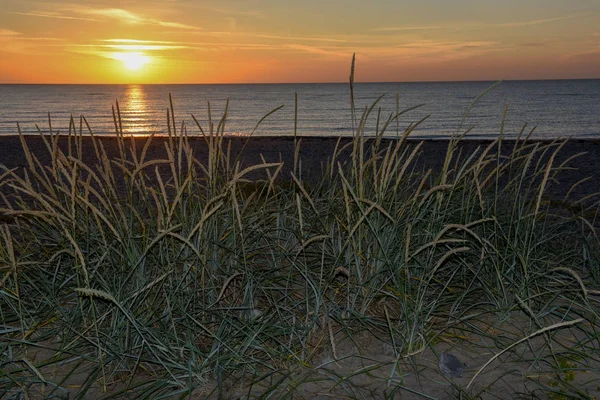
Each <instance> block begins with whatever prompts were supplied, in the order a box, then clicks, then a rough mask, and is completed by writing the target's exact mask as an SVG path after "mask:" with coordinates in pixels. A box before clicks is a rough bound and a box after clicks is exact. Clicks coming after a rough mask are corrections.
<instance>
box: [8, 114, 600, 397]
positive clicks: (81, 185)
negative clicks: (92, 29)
mask: <svg viewBox="0 0 600 400" xmlns="http://www.w3.org/2000/svg"><path fill="white" fill-rule="evenodd" d="M376 109H377V104H376V103H375V104H373V105H372V106H371V107H369V108H366V109H365V110H364V111H363V112H362V114H361V115H357V116H356V121H354V120H353V124H354V123H355V131H354V135H353V139H352V141H351V142H349V143H348V144H346V145H344V142H343V141H340V142H338V143H339V146H338V147H337V148H336V151H335V152H334V154H332V155H331V158H330V159H329V160H327V166H326V169H325V170H324V171H323V173H322V174H321V175H320V177H319V179H317V180H315V179H308V177H306V176H303V172H302V170H301V162H300V161H301V160H299V159H298V157H296V159H295V160H294V165H293V166H289V165H282V164H281V163H266V162H265V163H262V164H258V165H254V166H250V167H242V166H241V165H242V164H241V163H240V162H239V161H240V160H239V159H236V157H237V156H236V157H234V156H233V155H232V154H231V152H230V151H229V149H228V147H227V143H228V142H227V138H226V137H225V135H224V132H225V122H226V114H225V115H224V116H223V118H222V119H221V120H220V121H210V123H209V126H208V127H204V128H203V127H201V125H200V124H199V123H198V122H197V121H196V124H197V128H199V132H200V134H201V135H203V136H204V138H205V140H206V146H207V147H208V148H209V157H208V159H207V160H204V161H200V160H199V159H197V158H196V156H195V154H194V151H193V148H192V146H190V144H189V140H190V139H189V137H188V135H187V129H188V128H187V127H185V126H183V125H180V126H179V127H178V125H177V122H176V118H175V114H174V112H173V107H172V104H171V109H170V110H169V115H168V124H167V126H168V134H169V137H168V139H167V140H165V146H166V154H167V157H166V158H165V159H160V160H157V159H149V158H148V157H147V154H146V153H147V149H148V147H149V145H150V143H151V142H152V141H153V140H157V139H155V138H153V137H149V138H129V137H126V135H124V134H123V131H122V127H121V123H120V117H119V111H118V107H117V109H116V110H114V114H115V129H116V132H115V133H116V136H117V138H118V139H117V140H118V143H119V148H120V152H119V153H120V156H118V157H109V156H108V155H107V151H106V150H105V149H104V145H103V142H102V140H101V139H99V138H97V137H95V136H94V135H93V132H92V130H91V128H90V127H89V126H88V127H87V130H86V129H84V128H83V127H85V126H86V125H87V122H86V121H85V119H82V120H81V124H80V126H81V127H82V128H81V130H80V131H79V132H77V130H76V129H75V123H72V126H71V129H70V132H69V135H68V137H66V138H65V137H63V138H59V137H58V136H57V135H46V136H43V137H44V141H45V143H46V146H47V151H48V154H50V155H51V163H50V164H49V165H42V164H41V163H40V162H39V160H38V159H37V158H36V156H35V155H34V154H33V153H32V152H31V151H30V150H29V149H28V147H27V140H26V139H25V138H24V137H22V143H23V151H24V152H25V154H26V156H27V161H28V166H27V167H25V168H22V169H18V170H6V168H3V169H2V170H0V187H2V206H1V207H2V209H1V213H2V215H3V221H2V223H1V225H0V274H1V276H0V279H1V285H0V299H1V300H0V324H1V325H0V338H1V339H0V354H2V357H1V360H2V361H1V362H0V369H1V372H0V397H2V398H4V397H9V396H14V398H18V397H17V396H19V395H23V396H30V397H31V398H40V397H43V396H47V397H53V398H66V397H68V396H71V398H73V396H76V397H77V396H78V397H79V398H83V397H86V396H93V397H99V396H106V397H107V398H111V397H113V398H114V397H116V398H120V397H129V398H178V397H181V398H203V397H214V398H218V397H224V398H228V397H234V396H236V397H260V396H262V397H263V398H302V397H304V398H310V397H311V396H312V395H314V394H315V393H317V392H324V393H327V394H329V395H331V396H345V397H347V398H369V397H371V396H377V397H380V398H383V397H390V398H393V397H394V396H395V395H396V396H398V395H412V396H415V397H419V396H422V397H423V398H428V397H430V398H431V397H435V395H434V394H432V393H431V392H430V391H429V390H430V389H431V387H432V386H433V385H438V386H439V387H440V388H441V389H440V390H441V391H442V392H445V393H447V394H449V395H451V396H455V397H457V398H477V397H484V398H490V397H493V396H499V397H501V395H502V393H503V394H504V395H506V393H507V392H506V389H502V387H503V386H502V385H505V384H506V382H507V380H508V381H509V382H515V379H517V381H518V382H519V386H518V389H517V388H515V391H517V390H518V391H519V394H520V395H522V396H529V397H528V398H532V397H536V396H540V397H551V398H557V399H558V398H588V396H589V397H591V396H592V394H593V393H597V391H598V390H600V388H599V385H600V381H599V380H598V378H596V376H600V364H598V358H599V356H600V341H599V340H600V339H599V338H600V336H599V334H598V319H597V317H598V311H597V310H598V309H599V308H598V295H599V294H600V292H599V291H598V285H599V284H600V270H599V261H600V254H599V253H598V248H599V247H598V245H599V243H598V237H597V229H596V227H597V222H598V221H597V220H596V210H597V205H596V204H595V203H594V204H591V205H590V203H589V202H587V203H585V206H584V205H583V204H584V203H575V204H576V205H579V208H574V207H573V202H571V203H570V205H571V207H570V208H569V209H567V208H566V206H565V205H564V204H563V203H562V202H561V201H551V199H549V198H548V196H546V192H547V188H548V187H549V186H550V185H551V184H552V182H553V180H554V179H560V171H561V169H563V168H565V165H557V164H556V163H555V162H554V159H555V155H556V154H557V152H559V151H560V150H561V147H562V146H563V144H564V142H563V141H555V142H551V143H541V142H530V141H529V140H527V138H522V139H519V140H517V141H515V142H511V143H510V146H514V147H512V148H510V149H509V151H506V146H507V145H508V144H507V143H505V142H504V141H503V139H502V136H499V138H498V139H497V140H496V141H493V142H491V143H490V144H489V146H487V147H485V148H478V149H477V150H476V151H475V152H473V153H472V154H463V153H462V152H461V151H460V146H458V144H459V143H460V141H461V140H464V138H463V135H462V133H463V132H462V131H460V130H459V131H457V135H456V136H455V137H453V138H452V140H450V142H449V146H448V152H447V155H446V162H445V163H444V167H443V168H442V169H441V170H440V171H425V170H422V169H419V168H418V167H417V163H416V161H417V159H418V158H419V157H420V156H421V155H420V149H421V146H420V145H419V144H418V143H415V142H411V141H409V140H408V137H409V135H410V132H411V131H412V129H414V126H411V127H410V128H409V129H407V130H405V131H404V132H399V134H398V135H397V137H396V138H395V139H393V140H389V139H385V138H384V136H385V134H386V132H387V131H388V128H391V127H394V126H395V127H396V129H398V125H397V123H396V121H397V117H398V115H400V114H401V112H400V111H397V112H396V113H395V114H394V115H392V116H390V117H389V119H387V120H386V121H380V120H379V117H378V118H377V123H376V124H375V125H376V126H375V127H373V126H371V125H370V124H369V121H372V120H373V117H374V115H375V114H376ZM353 110H354V106H353ZM357 113H358V114H360V112H359V111H357ZM353 115H354V113H353ZM353 118H354V117H353ZM261 121H262V120H261ZM259 124H260V122H259ZM294 126H296V124H295V125H294ZM257 127H258V125H257ZM373 130H376V134H375V135H371V136H370V137H368V136H367V134H366V132H370V131H373ZM83 132H86V133H87V134H91V135H92V137H93V141H92V142H93V146H94V149H95V157H94V159H93V160H89V159H86V160H84V159H83V157H82V134H83ZM60 140H62V141H65V140H66V141H68V149H66V150H65V148H64V146H59V141H60ZM139 141H145V145H144V146H143V147H142V151H141V152H140V151H139V150H140V148H139V147H136V146H135V143H134V142H139ZM295 145H296V146H297V149H298V148H299V147H300V146H302V140H301V138H299V137H297V138H296V139H295ZM503 149H504V151H503ZM296 154H298V151H297V152H296ZM0 167H2V166H0ZM584 207H585V209H584ZM574 209H575V210H578V211H577V212H573V210H574ZM511 327H512V328H511ZM344 340H349V341H350V342H351V343H354V346H355V347H357V348H358V349H359V350H360V349H362V350H364V354H363V352H361V351H354V353H353V354H350V355H349V353H348V352H347V351H346V350H347V347H348V346H346V345H343V344H341V342H343V341H344ZM344 346H345V347H344ZM377 346H379V347H377ZM461 346H467V347H461ZM468 346H471V347H468ZM367 347H371V350H372V349H375V348H376V349H377V350H376V351H373V352H371V353H369V349H368V348H367ZM442 347H444V348H448V347H450V348H454V349H461V348H462V349H463V350H462V353H461V350H459V353H458V354H462V355H463V357H464V356H465V355H466V353H465V352H468V351H469V350H468V349H471V350H473V351H475V350H477V351H478V352H479V354H480V355H481V357H483V358H484V359H485V360H487V361H488V362H487V363H481V364H479V365H469V367H471V370H470V371H468V372H467V373H466V374H465V376H466V377H467V379H466V380H464V381H458V380H449V379H447V378H445V377H443V376H442V375H440V374H439V373H438V372H437V371H436V370H435V368H432V367H429V366H427V363H426V362H425V361H424V360H427V359H428V357H429V358H430V359H431V360H433V362H434V364H433V365H436V363H437V361H436V360H435V357H436V355H438V354H439V353H440V352H441V350H440V348H442ZM465 348H466V349H467V350H464V349H465ZM379 353H381V354H382V355H381V357H379V356H377V354H379ZM384 353H385V356H384V355H383V354H384ZM351 357H358V358H360V359H361V361H362V364H361V366H360V367H356V368H354V367H353V368H352V370H351V371H346V370H344V369H343V364H344V362H347V363H350V362H351V361H350V359H351ZM499 364H502V365H509V367H506V368H505V369H502V370H496V375H494V377H493V379H492V378H490V376H489V375H486V373H487V372H488V371H489V370H491V369H493V368H494V367H497V366H498V365H499ZM340 365H341V367H340ZM352 365H354V364H352ZM340 368H341V369H340ZM340 371H342V372H340ZM498 371H500V372H498ZM498 374H499V375H498ZM515 376H516V377H517V378H515ZM365 382H367V383H368V384H365ZM414 382H417V384H413V383H414ZM369 385H370V386H369ZM498 388H500V389H498ZM594 391H596V392H594ZM515 393H516V392H515Z"/></svg>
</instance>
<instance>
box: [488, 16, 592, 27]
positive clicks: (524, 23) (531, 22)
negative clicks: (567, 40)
mask: <svg viewBox="0 0 600 400" xmlns="http://www.w3.org/2000/svg"><path fill="white" fill-rule="evenodd" d="M580 16H581V15H566V16H564V17H555V18H545V19H533V20H529V21H517V22H504V23H500V24H494V25H496V26H502V27H507V28H516V27H521V26H533V25H540V24H546V23H548V22H555V21H564V20H568V19H574V18H577V17H580Z"/></svg>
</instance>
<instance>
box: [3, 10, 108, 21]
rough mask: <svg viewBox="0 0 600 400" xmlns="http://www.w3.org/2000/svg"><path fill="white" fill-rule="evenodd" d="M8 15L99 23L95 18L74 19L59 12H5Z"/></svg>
mask: <svg viewBox="0 0 600 400" xmlns="http://www.w3.org/2000/svg"><path fill="white" fill-rule="evenodd" d="M5 13H7V14H15V15H25V16H28V17H40V18H56V19H70V20H79V21H98V20H97V19H93V18H84V17H74V16H69V15H64V14H62V13H58V12H49V11H31V12H17V11H5Z"/></svg>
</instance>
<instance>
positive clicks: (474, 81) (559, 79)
mask: <svg viewBox="0 0 600 400" xmlns="http://www.w3.org/2000/svg"><path fill="white" fill-rule="evenodd" d="M593 80H600V76H598V77H590V78H535V79H527V78H523V79H474V80H423V81H354V82H353V83H354V84H362V83H371V84H392V83H478V82H482V83H484V82H526V81H529V82H531V81H533V82H535V81H593ZM348 83H349V82H348V81H329V82H213V83H208V82H172V83H143V82H131V83H68V82H53V83H44V82H0V85H7V86H8V85H49V86H50V85H98V86H100V85H147V86H152V85H157V86H158V85H331V84H348Z"/></svg>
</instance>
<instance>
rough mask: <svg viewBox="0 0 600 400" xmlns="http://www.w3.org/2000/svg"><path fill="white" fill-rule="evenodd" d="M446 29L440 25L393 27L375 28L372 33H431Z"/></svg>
mask: <svg viewBox="0 0 600 400" xmlns="http://www.w3.org/2000/svg"><path fill="white" fill-rule="evenodd" d="M445 28H446V27H444V26H441V25H423V26H394V27H383V28H375V29H373V31H374V32H405V31H432V30H439V29H445Z"/></svg>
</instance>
